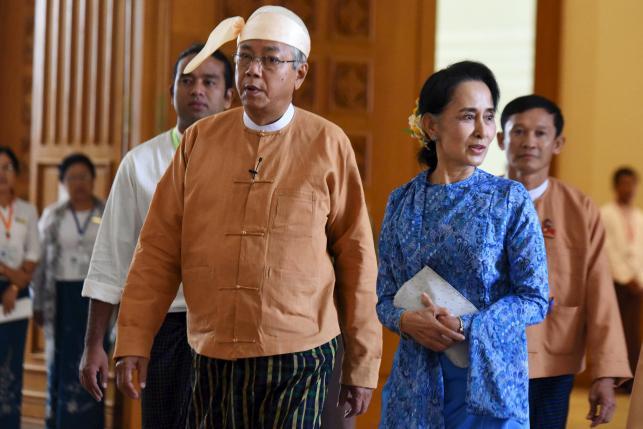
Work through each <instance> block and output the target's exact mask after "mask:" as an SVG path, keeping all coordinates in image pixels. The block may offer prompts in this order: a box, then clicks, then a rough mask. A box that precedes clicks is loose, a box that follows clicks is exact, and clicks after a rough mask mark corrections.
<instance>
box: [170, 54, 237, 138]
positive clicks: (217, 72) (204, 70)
mask: <svg viewBox="0 0 643 429" xmlns="http://www.w3.org/2000/svg"><path fill="white" fill-rule="evenodd" d="M192 57H194V55H189V56H187V57H185V58H182V59H181V60H180V61H179V66H178V72H177V74H176V77H175V79H174V82H173V85H172V88H171V89H170V95H171V96H172V105H173V106H174V110H175V111H176V114H177V116H178V117H179V124H180V125H182V128H183V129H185V128H187V127H189V126H190V125H192V124H193V123H195V122H196V121H198V120H199V119H202V118H205V117H206V116H210V115H213V114H215V113H219V112H222V111H224V110H225V109H227V108H228V107H230V103H231V102H232V88H230V89H229V90H227V91H226V89H225V68H224V66H223V63H222V62H221V61H219V60H216V59H214V58H212V57H209V58H208V59H206V60H205V61H203V62H202V63H201V64H200V65H199V67H197V68H196V69H195V70H193V71H192V73H188V74H183V69H184V68H185V66H186V65H187V64H188V63H189V62H190V60H191V59H192Z"/></svg>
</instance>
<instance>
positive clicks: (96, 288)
mask: <svg viewBox="0 0 643 429" xmlns="http://www.w3.org/2000/svg"><path fill="white" fill-rule="evenodd" d="M202 48H203V45H195V46H192V47H190V48H189V49H187V50H185V51H183V52H182V53H181V54H180V55H179V57H178V59H177V62H176V63H175V65H174V70H173V78H172V85H171V86H170V97H171V101H172V105H173V107H174V109H175V111H176V114H177V121H176V127H174V128H173V129H171V130H169V131H166V132H164V133H162V134H160V135H158V136H156V137H154V138H153V139H151V140H149V141H147V142H145V143H143V144H142V145H140V146H138V147H136V148H134V149H132V150H131V151H130V152H128V153H127V155H126V156H125V157H124V158H123V160H122V162H121V164H120V166H119V168H118V171H117V173H116V177H115V178H114V183H113V185H112V190H111V192H110V195H109V198H108V200H107V204H106V207H105V213H104V215H103V219H102V222H101V226H100V229H99V231H98V236H97V239H96V244H95V246H94V251H93V254H92V259H91V262H90V267H89V273H88V274H87V278H86V280H85V284H84V287H83V296H85V297H88V298H91V302H90V309H89V319H88V322H87V335H86V337H85V350H84V353H83V357H82V360H81V363H80V368H79V371H80V379H81V383H82V384H83V386H84V387H85V389H87V391H89V393H90V394H91V395H92V396H93V397H94V398H95V399H96V400H97V401H100V400H102V398H103V396H104V392H105V389H106V387H107V377H108V359H107V354H106V352H105V350H104V348H103V343H102V341H103V338H104V336H105V333H106V332H107V329H108V327H109V321H110V319H111V317H112V314H113V311H114V309H115V307H116V306H117V305H118V304H119V302H120V300H121V293H122V291H123V287H124V284H125V279H126V276H127V272H128V269H129V265H130V262H131V260H132V257H133V253H134V249H135V247H136V243H137V241H138V236H139V233H140V231H141V228H142V226H143V222H144V220H145V217H146V215H147V211H148V208H149V205H150V202H151V200H152V196H153V195H154V191H155V190H156V185H157V183H158V181H159V179H160V178H161V176H162V175H163V173H164V172H165V170H166V169H167V166H168V165H169V164H170V161H171V159H172V157H173V156H174V152H175V150H176V148H177V147H178V145H179V143H180V141H181V137H182V133H183V132H184V131H185V130H186V129H187V128H188V127H189V126H191V125H192V124H193V123H194V122H196V121H198V120H199V119H202V118H204V117H206V116H210V115H213V114H216V113H219V112H221V111H223V110H225V109H227V108H228V107H230V103H231V101H232V91H233V89H232V88H233V84H234V82H233V78H232V66H231V64H230V62H229V61H228V59H227V58H226V57H225V56H224V55H223V54H222V53H220V52H219V51H217V52H215V53H214V54H212V55H211V56H210V57H209V58H208V59H207V60H206V61H205V62H203V63H202V64H201V65H200V66H199V67H198V68H197V69H195V70H194V71H192V72H191V73H188V74H183V69H184V68H185V66H186V65H187V64H188V62H190V60H191V59H192V58H193V57H194V55H196V54H197V53H198V52H199V51H200V50H201V49H202ZM186 310H187V308H186V304H185V300H184V298H183V292H182V290H181V289H179V291H178V293H177V296H176V298H175V299H174V301H173V302H172V305H171V307H170V310H169V312H168V314H167V315H166V318H165V321H164V322H163V325H162V327H161V329H160V330H159V333H158V334H157V335H156V337H155V340H154V345H153V348H152V353H151V359H150V364H149V367H148V376H147V379H148V380H149V383H148V385H147V387H146V389H145V391H144V392H143V394H142V395H141V396H142V415H143V428H146V429H147V428H149V429H152V428H153V429H156V428H160V427H163V428H184V427H185V410H186V406H187V403H188V400H189V393H190V392H189V387H190V383H189V377H190V372H191V364H192V356H191V350H190V347H189V346H188V343H187V327H186Z"/></svg>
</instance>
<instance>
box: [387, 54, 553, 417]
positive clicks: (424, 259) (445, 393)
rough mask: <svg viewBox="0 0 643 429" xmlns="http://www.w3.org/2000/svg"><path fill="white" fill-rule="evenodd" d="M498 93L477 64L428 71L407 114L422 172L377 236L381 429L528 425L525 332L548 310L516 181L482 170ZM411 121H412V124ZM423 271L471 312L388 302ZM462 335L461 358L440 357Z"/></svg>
mask: <svg viewBox="0 0 643 429" xmlns="http://www.w3.org/2000/svg"><path fill="white" fill-rule="evenodd" d="M498 98H499V90H498V85H497V83H496V80H495V78H494V76H493V73H492V72H491V71H490V70H489V69H488V68H487V67H486V66H484V65H483V64H480V63H475V62H469V61H466V62H461V63H456V64H453V65H451V66H449V67H447V68H446V69H443V70H440V71H438V72H436V73H434V74H433V75H431V76H430V77H429V78H428V80H427V81H426V82H425V84H424V86H423V88H422V91H421V93H420V97H419V100H418V107H417V111H416V112H414V114H413V115H412V117H411V118H409V119H410V123H411V125H412V131H415V134H416V135H417V136H418V137H420V139H421V142H422V149H421V151H420V154H419V159H420V161H421V163H423V164H424V165H426V166H427V167H428V168H427V169H426V170H424V171H423V172H421V173H420V174H418V175H417V176H416V177H415V178H414V179H413V180H411V181H410V182H409V183H407V184H406V185H404V186H402V187H400V188H399V189H396V190H395V191H394V192H393V193H392V194H391V195H390V197H389V202H388V205H387V208H386V214H385V217H384V222H383V225H382V232H381V235H380V242H379V248H380V253H379V256H380V268H379V275H378V281H377V293H378V303H377V312H378V315H379V318H380V320H381V322H382V323H383V324H384V326H386V327H387V328H388V329H390V330H392V331H394V332H396V333H398V334H400V335H401V340H400V344H399V347H398V349H397V352H396V355H395V360H394V363H393V368H392V370H391V375H390V376H389V378H388V380H387V382H386V385H385V386H384V392H383V398H382V418H381V422H380V427H381V428H387V429H397V428H414V429H422V428H427V429H428V428H431V429H436V428H458V429H462V428H476V429H480V428H521V429H522V428H528V427H529V422H528V420H529V403H528V381H529V380H528V371H527V340H526V335H525V328H526V327H527V326H528V325H531V324H535V323H539V322H540V321H542V320H543V318H544V317H545V315H546V312H547V308H548V302H547V297H548V284H547V262H546V256H545V247H544V242H543V237H542V233H541V229H540V226H539V222H538V218H537V215H536V212H535V210H534V208H533V204H532V202H531V200H530V199H529V195H528V194H527V191H526V190H525V189H524V188H523V187H522V185H520V184H518V183H516V182H512V181H509V180H506V179H503V178H498V177H495V176H492V175H490V174H488V173H485V172H484V171H482V170H479V169H478V168H477V167H478V166H479V165H480V164H481V163H482V161H483V160H484V158H485V155H486V153H487V149H488V147H489V145H490V144H491V141H492V140H493V138H494V136H495V132H496V125H495V118H494V115H495V111H496V108H497V104H498ZM413 125H415V126H413ZM425 266H429V267H430V268H432V269H433V270H434V271H435V272H436V273H437V274H439V275H440V276H441V277H443V278H444V279H445V280H446V281H447V282H449V283H450V284H451V285H452V286H453V287H455V288H456V289H457V290H458V291H459V292H460V293H461V294H462V295H463V296H464V297H465V298H467V299H468V300H469V301H471V302H472V303H473V304H474V305H475V306H476V308H477V309H478V312H477V313H475V314H468V315H464V316H462V317H453V316H451V315H450V313H449V312H448V310H447V309H443V308H437V307H436V306H434V305H433V303H431V301H430V299H429V298H428V296H423V297H422V301H423V304H424V305H425V308H424V309H423V310H419V311H405V310H403V309H401V308H397V307H395V306H394V304H393V299H394V297H395V294H396V293H397V291H398V290H399V289H400V287H401V286H402V284H403V283H405V282H406V281H407V280H409V279H410V278H412V277H413V276H414V275H415V274H417V273H418V272H419V271H420V270H421V269H422V268H423V267H425ZM464 340H466V341H467V342H468V347H469V353H468V355H469V364H468V367H467V368H460V367H457V366H455V365H454V364H452V363H451V362H450V361H449V359H448V358H446V357H445V354H444V353H442V352H443V351H444V350H446V349H448V348H449V347H450V346H452V345H453V344H456V343H459V342H461V341H464Z"/></svg>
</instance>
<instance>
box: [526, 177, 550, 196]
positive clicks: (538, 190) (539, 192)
mask: <svg viewBox="0 0 643 429" xmlns="http://www.w3.org/2000/svg"><path fill="white" fill-rule="evenodd" d="M548 186H549V179H547V180H545V181H544V182H543V183H542V184H541V185H539V186H537V187H535V188H534V189H529V190H527V192H529V196H530V197H531V201H536V200H537V199H538V198H540V197H542V196H543V194H544V193H545V192H546V191H547V187H548Z"/></svg>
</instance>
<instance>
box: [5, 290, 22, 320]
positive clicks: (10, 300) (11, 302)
mask: <svg viewBox="0 0 643 429" xmlns="http://www.w3.org/2000/svg"><path fill="white" fill-rule="evenodd" d="M17 297H18V291H17V290H16V288H15V287H14V286H13V285H11V286H9V287H8V288H6V289H5V291H4V292H2V313H3V314H4V315H5V316H6V315H7V314H9V313H11V312H12V311H13V309H14V308H15V306H16V298H17Z"/></svg>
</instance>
